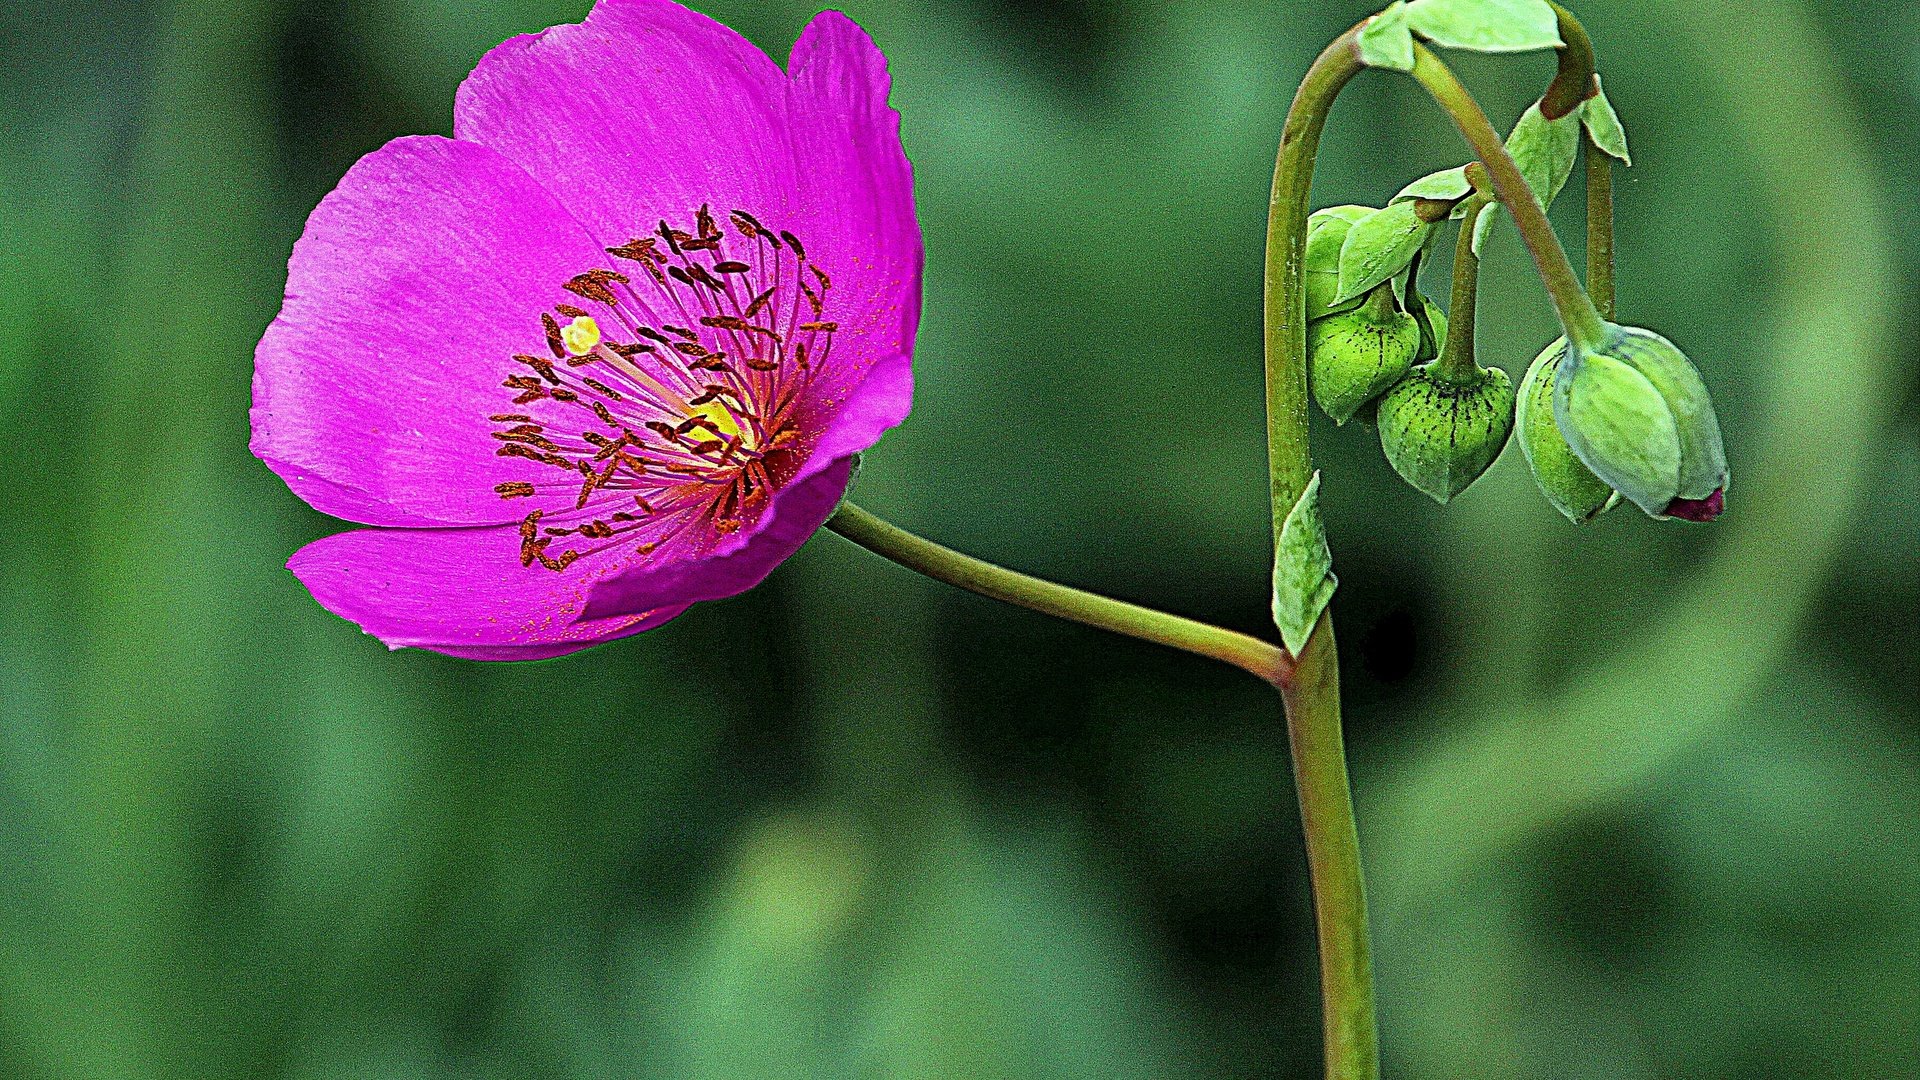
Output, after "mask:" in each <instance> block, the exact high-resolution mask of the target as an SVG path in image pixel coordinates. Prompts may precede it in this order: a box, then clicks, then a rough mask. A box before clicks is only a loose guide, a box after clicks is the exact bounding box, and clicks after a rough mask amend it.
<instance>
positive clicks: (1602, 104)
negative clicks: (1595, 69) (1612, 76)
mask: <svg viewBox="0 0 1920 1080" xmlns="http://www.w3.org/2000/svg"><path fill="white" fill-rule="evenodd" d="M1593 86H1594V94H1593V96H1592V97H1590V98H1588V99H1587V100H1586V101H1584V102H1582V103H1581V104H1580V122H1581V123H1583V124H1585V125H1586V126H1587V134H1588V135H1590V136H1592V138H1593V145H1595V146H1597V147H1599V148H1600V149H1601V150H1602V151H1604V152H1606V153H1607V154H1608V155H1610V156H1612V157H1617V158H1619V159H1620V163H1621V164H1622V165H1631V164H1633V158H1632V157H1631V156H1629V155H1628V154H1627V129H1626V128H1624V127H1621V126H1620V114H1619V113H1617V112H1614V111H1613V102H1611V101H1608V100H1607V92H1606V90H1605V89H1603V88H1602V87H1601V86H1600V76H1598V75H1595V76H1594V77H1593Z"/></svg>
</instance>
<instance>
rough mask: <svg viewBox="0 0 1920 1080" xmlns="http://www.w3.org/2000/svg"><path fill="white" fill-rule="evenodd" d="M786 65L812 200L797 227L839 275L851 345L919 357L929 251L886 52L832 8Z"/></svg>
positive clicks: (871, 353)
mask: <svg viewBox="0 0 1920 1080" xmlns="http://www.w3.org/2000/svg"><path fill="white" fill-rule="evenodd" d="M787 67H788V70H789V71H790V72H791V75H792V90H791V93H790V95H789V100H790V103H791V108H790V114H791V120H790V123H791V125H792V137H793V143H794V157H795V159H796V160H798V161H799V162H800V166H801V167H800V173H799V181H800V190H801V196H800V197H801V202H802V204H803V206H804V211H803V213H802V216H801V224H799V225H796V226H795V228H796V229H799V230H802V231H801V235H802V236H804V237H805V238H806V242H807V245H808V250H809V251H811V252H813V253H814V255H815V257H816V258H818V259H819V261H820V262H821V263H822V264H823V265H824V266H826V267H828V268H829V269H830V270H832V272H833V283H834V288H833V308H834V317H835V319H837V320H838V321H839V322H840V324H841V327H842V335H841V336H842V344H843V345H857V348H858V350H859V352H860V353H861V354H862V355H864V356H866V357H868V358H878V357H881V356H886V355H889V354H893V353H906V354H911V353H912V351H913V338H914V333H915V331H916V330H917V329H918V327H919V324H920V278H921V270H922V266H923V264H924V262H925V256H924V253H923V251H922V248H921V241H920V224H919V221H918V219H917V218H916V217H915V215H914V208H913V167H912V165H911V164H910V163H909V162H908V161H907V154H906V150H905V149H904V148H903V147H902V145H901V142H900V114H899V113H897V112H895V111H894V110H893V109H892V108H891V107H890V106H889V105H888V104H887V94H888V91H889V89H890V87H891V85H892V82H891V79H890V78H889V76H888V75H887V61H886V57H885V56H883V55H881V53H880V50H879V48H878V47H876V46H875V45H874V43H873V40H872V39H871V38H869V37H868V36H867V33H866V31H864V30H862V29H861V28H860V27H859V26H858V25H857V24H855V23H854V21H853V20H852V19H849V18H847V17H846V16H845V15H842V14H841V13H840V12H837V11H825V12H821V13H820V14H819V15H818V16H816V17H815V18H814V19H813V21H812V22H810V23H808V24H807V28H806V30H805V31H804V32H803V33H801V35H800V39H799V40H798V41H797V42H795V43H794V46H793V53H792V56H791V57H790V58H789V59H788V61H787Z"/></svg>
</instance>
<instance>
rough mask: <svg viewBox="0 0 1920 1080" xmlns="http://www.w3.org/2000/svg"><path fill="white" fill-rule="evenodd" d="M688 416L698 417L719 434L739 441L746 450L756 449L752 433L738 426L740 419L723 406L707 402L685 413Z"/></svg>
mask: <svg viewBox="0 0 1920 1080" xmlns="http://www.w3.org/2000/svg"><path fill="white" fill-rule="evenodd" d="M687 415H688V416H690V417H691V416H698V417H700V418H701V419H703V420H706V421H707V422H708V423H710V424H712V425H713V426H714V427H715V428H716V429H718V431H719V433H720V434H722V435H726V436H728V437H730V438H735V439H739V440H740V445H741V446H743V447H745V448H747V449H748V450H753V449H756V447H755V445H754V438H753V433H752V432H751V431H747V430H746V429H744V428H742V427H741V426H740V418H739V417H737V416H735V415H733V413H732V412H731V411H729V410H728V409H727V407H726V406H725V405H722V404H720V403H719V402H717V401H709V402H707V403H706V404H705V405H699V406H695V407H694V408H692V409H689V410H688V411H687Z"/></svg>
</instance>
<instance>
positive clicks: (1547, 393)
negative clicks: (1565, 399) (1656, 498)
mask: <svg viewBox="0 0 1920 1080" xmlns="http://www.w3.org/2000/svg"><path fill="white" fill-rule="evenodd" d="M1566 356H1567V339H1566V338H1561V339H1559V340H1558V341H1555V342H1554V343H1553V344H1551V345H1549V346H1547V347H1546V348H1545V349H1543V350H1541V353H1540V355H1539V356H1538V357H1537V358H1535V360H1534V361H1533V366H1532V367H1529V368H1528V369H1527V375H1526V378H1523V379H1521V380H1520V394H1519V403H1518V405H1517V406H1516V408H1517V410H1518V411H1517V413H1516V414H1515V416H1514V434H1515V435H1516V436H1517V437H1518V438H1519V440H1520V452H1521V453H1522V454H1525V455H1526V458H1527V466H1528V468H1531V469H1532V470H1533V480H1534V483H1537V484H1539V485H1540V491H1541V493H1542V494H1544V495H1545V496H1546V497H1547V501H1548V502H1550V503H1552V504H1553V508H1554V509H1555V510H1558V511H1560V512H1561V513H1562V514H1565V515H1566V516H1567V520H1569V521H1571V522H1573V523H1574V524H1576V525H1584V524H1586V523H1587V522H1589V521H1592V520H1593V519H1594V518H1597V517H1599V516H1600V515H1601V514H1603V513H1605V512H1606V511H1607V510H1608V509H1609V508H1611V507H1612V506H1613V504H1614V503H1617V502H1619V501H1620V495H1619V493H1618V492H1616V491H1614V490H1613V489H1612V488H1610V487H1608V486H1607V485H1606V482H1605V481H1603V480H1601V479H1600V478H1599V477H1597V476H1595V475H1593V470H1591V469H1589V468H1587V467H1586V466H1585V465H1582V464H1581V463H1580V459H1579V458H1578V457H1576V456H1575V455H1574V453H1573V447H1571V446H1568V445H1567V440H1566V436H1564V435H1561V434H1560V425H1559V424H1558V423H1557V422H1556V421H1555V420H1554V418H1553V377H1554V375H1555V374H1556V373H1558V372H1559V370H1560V364H1561V362H1562V361H1563V360H1565V359H1566Z"/></svg>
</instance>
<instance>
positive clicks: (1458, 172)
mask: <svg viewBox="0 0 1920 1080" xmlns="http://www.w3.org/2000/svg"><path fill="white" fill-rule="evenodd" d="M1472 191H1473V185H1472V184H1469V183H1467V167H1466V166H1465V165H1455V166H1454V167H1453V168H1451V169H1442V170H1440V171H1439V172H1436V173H1428V174H1427V175H1425V176H1423V177H1421V178H1420V179H1418V180H1415V181H1414V182H1413V183H1411V184H1408V185H1407V186H1406V187H1403V188H1401V189H1400V194H1398V195H1395V196H1394V197H1393V200H1392V201H1393V202H1404V201H1406V200H1408V199H1464V198H1466V197H1467V196H1468V195H1469V194H1470V193H1471V192H1472Z"/></svg>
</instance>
